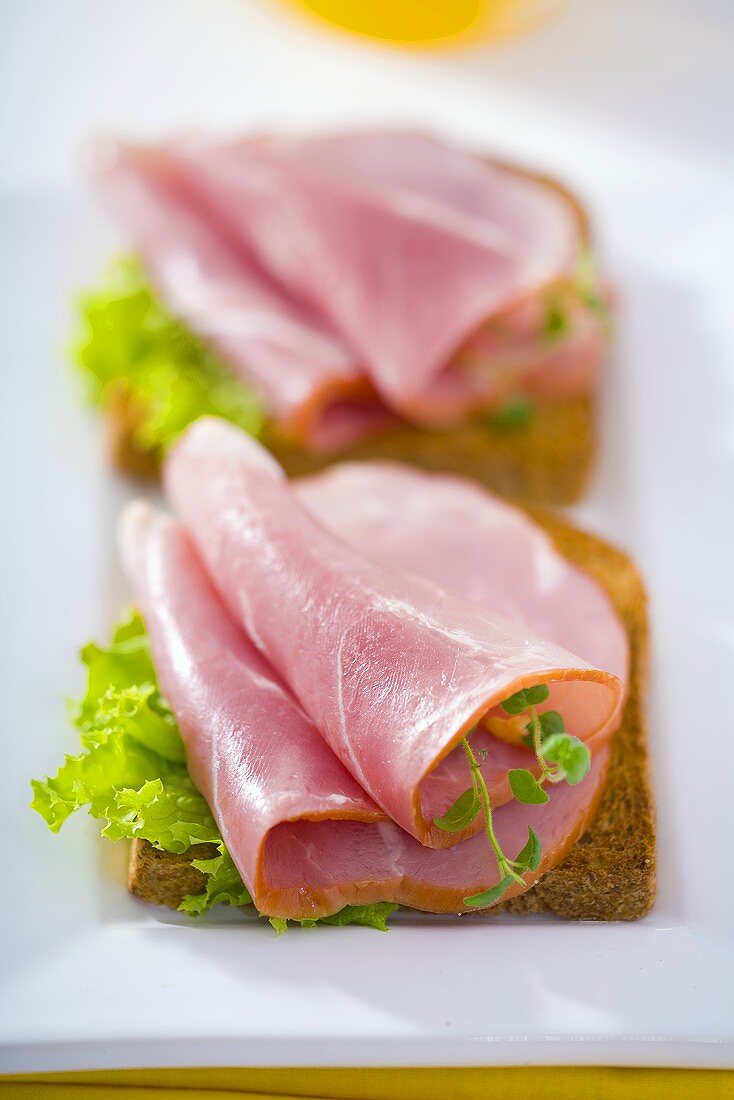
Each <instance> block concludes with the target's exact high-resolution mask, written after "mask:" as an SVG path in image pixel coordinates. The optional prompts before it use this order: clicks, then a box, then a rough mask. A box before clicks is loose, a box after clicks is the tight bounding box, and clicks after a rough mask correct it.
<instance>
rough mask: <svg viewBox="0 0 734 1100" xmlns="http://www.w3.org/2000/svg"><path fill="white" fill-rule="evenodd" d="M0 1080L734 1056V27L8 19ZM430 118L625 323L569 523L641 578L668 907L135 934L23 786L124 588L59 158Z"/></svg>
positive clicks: (88, 845) (2, 185)
mask: <svg viewBox="0 0 734 1100" xmlns="http://www.w3.org/2000/svg"><path fill="white" fill-rule="evenodd" d="M0 17H1V19H2V27H0V244H1V245H2V249H1V251H0V309H1V311H2V316H1V317H0V350H1V351H2V355H1V357H0V369H2V372H3V380H4V386H3V394H4V397H2V398H0V417H1V420H2V422H1V423H0V447H1V448H2V452H1V454H0V470H2V485H3V488H2V493H3V500H2V504H3V530H2V563H3V576H2V597H3V604H2V606H3V610H4V616H3V629H2V631H1V632H0V636H1V637H2V643H1V644H2V649H3V652H2V655H1V656H0V675H1V676H2V681H3V684H2V691H1V692H0V700H1V702H2V708H3V713H2V718H1V725H0V728H1V729H2V731H3V735H4V745H5V753H4V766H3V769H1V770H0V785H1V786H2V792H1V793H2V803H1V805H2V812H3V815H4V823H5V846H4V853H3V866H4V886H5V893H4V899H3V913H4V916H5V918H6V921H7V925H8V928H7V929H6V931H5V932H4V934H3V936H2V939H1V940H0V943H1V944H2V953H3V956H4V958H3V960H2V962H1V963H0V968H1V972H2V984H3V1004H2V1008H1V1009H0V1011H1V1012H2V1016H1V1017H0V1042H1V1043H2V1044H3V1046H2V1051H3V1054H2V1059H3V1061H2V1068H5V1069H8V1070H11V1069H29V1070H30V1069H53V1068H75V1067H82V1066H89V1067H94V1066H107V1065H117V1064H130V1065H144V1064H161V1063H168V1064H175V1063H179V1064H193V1063H199V1064H207V1063H213V1064H226V1063H227V1062H233V1063H241V1064H258V1063H269V1062H273V1063H280V1064H294V1063H309V1062H310V1063H314V1064H319V1063H321V1064H326V1063H331V1064H334V1063H337V1062H343V1063H350V1062H353V1063H357V1064H367V1063H369V1062H372V1063H376V1064H386V1063H389V1062H395V1063H401V1062H402V1063H404V1064H416V1063H419V1062H427V1063H431V1062H434V1063H443V1064H447V1063H452V1062H453V1063H461V1062H467V1063H480V1064H481V1063H499V1064H511V1063H514V1062H528V1061H535V1062H555V1061H557V1062H564V1061H567V1062H583V1061H586V1062H606V1063H612V1064H614V1063H620V1064H624V1063H644V1064H654V1063H656V1062H657V1063H663V1064H677V1065H693V1064H702V1065H703V1064H710V1065H722V1064H730V1063H732V1061H733V1060H734V1036H733V1034H732V1032H733V1023H732V1021H733V1020H734V999H733V996H732V992H731V991H732V988H734V951H733V942H734V931H733V928H734V921H733V918H732V912H733V911H734V888H733V887H732V871H733V870H734V868H733V867H732V856H731V841H730V835H731V833H732V828H731V820H732V814H733V813H734V798H732V795H731V793H730V792H731V786H732V781H733V777H734V764H732V756H733V755H734V754H733V751H732V750H733V746H734V728H733V726H732V722H731V719H730V717H729V715H730V713H731V704H730V702H729V698H728V694H729V693H728V688H729V684H730V683H731V681H732V679H733V676H732V674H733V673H734V660H733V659H732V658H733V651H734V585H733V584H732V580H731V573H732V551H733V550H734V540H733V539H732V518H731V517H732V505H733V504H734V491H733V489H732V484H733V480H734V479H733V477H732V474H733V466H734V463H733V461H732V459H733V456H734V335H733V332H734V325H733V323H732V322H733V317H732V298H733V297H734V295H733V294H732V291H733V290H734V286H733V285H732V263H731V258H730V257H731V253H732V248H733V246H734V187H733V185H734V149H733V142H732V121H731V110H732V108H731V104H732V101H733V99H734V95H733V93H734V85H733V82H732V75H731V71H732V65H731V56H732V51H733V47H734V9H733V8H732V6H731V4H729V3H726V2H725V0H721V2H720V3H714V2H712V0H708V2H704V3H701V2H699V3H694V2H692V0H691V2H690V3H684V2H680V3H672V2H671V0H646V2H645V3H639V2H633V0H598V2H592V0H588V2H586V3H582V2H580V3H577V4H575V5H570V6H569V7H568V8H567V9H565V10H564V12H563V13H562V14H561V15H559V16H558V17H556V18H555V19H553V20H552V21H550V22H548V23H547V24H546V25H545V26H543V27H541V28H538V29H537V30H536V31H535V32H533V33H532V34H530V35H528V36H526V37H522V38H518V39H515V40H511V41H507V42H504V43H502V44H499V45H496V46H493V47H489V48H483V49H482V50H480V51H477V52H473V53H442V54H426V55H419V54H407V53H402V52H398V51H393V50H390V49H386V48H382V47H379V46H373V45H369V44H367V43H364V42H360V41H357V40H353V39H349V38H346V37H341V36H339V35H337V34H332V33H321V32H320V31H318V30H317V29H314V28H312V27H311V26H309V25H308V24H301V23H294V22H290V21H288V20H287V19H285V18H284V17H283V16H282V13H281V10H280V8H278V7H276V6H275V5H267V4H265V3H257V4H256V3H252V2H250V3H248V2H247V0H240V2H234V0H155V3H152V2H151V0H115V2H107V0H87V2H81V0H65V2H64V3H59V2H58V0H46V2H41V0H35V2H28V0H26V2H25V3H23V4H12V3H10V2H9V0H2V2H0ZM355 120H362V121H365V122H375V121H378V122H379V121H402V122H409V123H415V122H422V123H425V124H429V125H432V126H435V127H439V128H443V129H444V130H445V131H446V132H447V133H451V134H456V135H459V136H462V137H466V138H467V139H468V140H471V141H473V142H474V143H475V144H476V145H477V146H478V147H481V148H483V149H487V150H497V151H498V152H499V153H501V154H503V155H509V156H515V157H516V158H518V159H521V160H525V161H527V162H530V163H533V164H537V165H539V166H542V167H545V168H547V169H548V170H551V171H555V172H556V173H558V174H559V175H561V176H564V177H565V178H566V179H567V180H568V182H569V183H571V184H572V185H574V186H575V187H577V188H578V189H579V190H580V191H581V192H582V193H583V194H584V195H585V197H586V198H587V199H588V201H589V204H590V206H591V208H592V211H593V213H594V215H595V217H596V221H597V224H598V226H599V230H600V237H601V245H602V251H603V253H604V255H605V257H606V263H607V268H608V270H609V271H610V272H611V273H612V276H613V278H614V279H615V281H616V284H617V286H618V289H619V295H620V320H619V331H618V337H617V342H616V350H615V355H614V358H613V361H612V362H611V363H610V366H609V370H608V372H607V376H606V379H605V392H604V415H603V422H602V425H601V431H602V441H603V452H602V460H601V463H600V466H599V470H598V474H597V477H596V480H595V483H594V486H593V489H592V492H591V493H590V495H589V498H588V499H587V501H586V502H585V503H584V504H583V506H582V507H581V508H580V509H578V510H577V514H578V515H579V517H580V518H581V519H583V520H584V521H586V522H588V523H591V524H592V525H593V526H595V527H596V528H597V529H599V530H601V531H602V532H606V533H607V534H609V535H610V536H612V537H614V538H615V539H616V540H617V541H619V542H621V543H622V544H624V545H626V546H627V547H628V548H629V549H630V550H631V551H632V552H633V553H634V554H635V556H636V558H637V559H638V560H639V562H640V564H641V566H642V567H643V569H644V571H645V574H646V577H647V580H648V584H649V588H650V594H651V600H652V611H653V641H654V655H655V660H654V676H653V692H652V698H651V727H652V731H651V743H652V750H653V762H654V778H655V786H656V791H657V794H658V801H659V810H660V853H661V891H660V898H659V901H658V904H657V905H656V907H655V909H654V911H653V913H652V914H651V915H650V916H649V917H648V918H646V919H645V920H644V921H643V922H641V923H639V924H635V925H617V926H595V925H562V924H559V923H555V922H552V921H534V922H527V921H521V922H518V921H512V920H506V919H502V920H499V921H493V922H491V923H490V924H489V925H487V923H486V922H482V921H481V920H479V921H473V922H466V921H464V922H462V923H456V922H455V923H453V924H441V923H438V924H435V923H434V924H431V923H428V924H426V923H417V924H415V925H406V926H400V927H399V928H397V929H396V930H395V931H393V932H392V933H390V934H389V935H388V936H379V935H377V934H376V933H371V932H370V931H369V930H360V929H346V930H340V931H338V932H337V931H334V930H330V929H323V930H314V931H313V932H312V933H310V934H306V935H303V936H302V935H300V934H297V933H293V934H291V935H289V936H288V937H285V938H284V939H281V940H280V941H276V940H275V938H274V937H270V936H269V934H268V932H267V929H265V928H263V927H261V926H254V925H245V926H242V925H241V924H232V923H231V922H228V921H226V920H224V921H221V920H215V921H214V922H212V923H210V924H205V925H203V926H195V927H191V926H189V925H187V924H185V923H183V922H181V921H179V920H178V918H177V917H175V916H172V917H170V918H169V917H161V916H160V915H158V914H157V913H155V912H154V911H152V910H150V908H149V907H146V906H144V905H140V904H138V903H136V902H134V901H133V900H132V899H130V898H128V897H127V896H126V895H125V893H124V891H123V889H122V887H121V875H122V864H123V862H124V853H123V852H115V851H114V850H110V849H108V848H107V849H105V848H104V847H103V846H102V845H100V843H99V841H98V840H96V839H95V837H94V830H93V828H91V827H90V823H89V822H87V821H85V820H80V821H73V822H70V823H69V825H68V826H67V827H65V830H64V833H62V835H61V836H60V837H58V838H53V837H52V836H51V835H50V834H48V833H47V832H46V831H45V830H44V827H43V825H42V822H41V821H40V819H36V818H34V816H33V815H32V814H30V813H29V812H28V810H27V802H28V799H29V790H28V786H27V782H28V777H29V776H30V775H33V774H41V773H43V772H44V771H46V770H48V769H51V768H53V767H54V765H55V763H56V761H57V760H58V758H59V755H60V753H61V752H62V751H63V750H64V749H69V748H71V747H72V737H71V734H70V732H69V731H68V729H67V728H66V724H65V722H64V714H63V706H62V703H61V697H62V695H63V694H65V693H69V692H72V691H74V690H76V689H77V688H78V685H79V673H78V667H77V664H76V657H75V651H76V648H77V646H78V645H79V644H80V643H81V642H82V641H84V640H85V639H86V638H88V637H90V636H92V635H93V634H95V633H96V634H99V632H100V631H102V630H103V629H104V627H105V625H106V623H107V622H108V621H109V618H110V616H111V615H113V614H114V612H115V611H116V610H117V608H118V607H119V603H120V600H121V599H122V598H123V596H124V593H123V592H122V591H121V588H120V582H119V577H118V575H117V573H116V568H115V565H114V550H113V539H112V530H113V524H114V516H115V512H116V509H117V507H118V505H119V501H120V500H121V499H122V498H123V497H124V496H125V495H126V494H128V493H129V491H130V490H129V488H128V487H126V486H123V485H121V484H118V483H116V482H114V481H113V479H112V478H111V477H110V476H109V475H108V474H107V472H106V470H105V469H104V467H103V465H102V463H101V462H100V451H99V445H98V440H97V435H96V428H95V426H94V423H93V420H92V418H91V417H89V416H88V415H87V414H86V413H85V412H84V411H83V410H81V409H80V407H79V403H78V394H77V392H76V390H75V387H74V385H73V382H72V380H70V378H69V377H68V375H67V373H66V371H65V368H64V355H63V343H64V340H65V338H66V335H67V332H68V326H69V316H70V309H69V299H70V296H71V295H72V293H73V289H74V288H75V287H76V286H77V285H78V284H79V283H80V281H82V280H83V279H85V278H90V277H92V275H93V272H94V270H95V268H96V266H97V264H98V262H99V260H100V259H101V258H102V257H103V256H104V255H105V253H106V251H107V249H108V247H109V243H108V233H109V230H108V228H107V227H106V226H105V224H104V222H103V220H102V219H101V218H99V216H98V215H97V213H96V211H95V207H94V203H93V200H92V198H91V196H89V195H87V194H86V193H85V190H84V187H83V183H82V181H81V174H80V160H81V156H82V150H83V146H84V142H85V141H86V140H87V139H88V138H89V137H90V136H93V135H94V134H95V133H99V132H102V131H107V130H112V131H114V132H122V133H128V134H131V135H135V136H154V135H157V134H165V133H167V132H169V131H170V130H172V129H178V128H181V127H187V126H202V127H204V126H205V127H218V128H224V129H237V128H242V129H245V128H252V127H271V126H273V125H279V126H283V125H292V126H305V125H308V126H315V125H326V124H338V123H343V122H352V121H355Z"/></svg>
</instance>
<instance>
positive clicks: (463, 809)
mask: <svg viewBox="0 0 734 1100" xmlns="http://www.w3.org/2000/svg"><path fill="white" fill-rule="evenodd" d="M480 808H481V802H480V801H479V795H478V794H477V792H476V791H475V790H474V788H473V787H469V789H468V790H467V791H464V793H463V794H460V795H459V797H458V798H457V799H456V802H454V804H453V805H452V806H449V808H448V810H447V811H446V813H445V814H444V815H443V817H434V819H433V824H434V825H437V826H438V828H439V829H443V831H444V832H445V833H461V832H463V831H464V829H468V828H469V826H470V825H471V823H472V821H473V820H474V818H475V817H476V816H477V814H478V813H479V810H480Z"/></svg>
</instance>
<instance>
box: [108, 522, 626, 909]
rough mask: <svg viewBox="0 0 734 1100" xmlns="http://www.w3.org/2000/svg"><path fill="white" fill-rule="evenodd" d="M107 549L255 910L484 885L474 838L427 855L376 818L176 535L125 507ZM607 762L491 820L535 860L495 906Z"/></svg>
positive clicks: (570, 824)
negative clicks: (135, 606) (125, 576)
mask: <svg viewBox="0 0 734 1100" xmlns="http://www.w3.org/2000/svg"><path fill="white" fill-rule="evenodd" d="M121 542H122V546H123V557H124V558H125V561H126V566H127V569H128V572H129V573H130V575H131V579H132V581H133V585H134V588H135V592H136V597H137V600H138V602H139V605H140V607H141V610H142V612H143V614H144V617H145V620H146V625H147V628H148V631H149V634H150V638H151V645H152V649H153V655H154V660H155V665H156V671H157V674H158V678H159V682H160V685H161V688H162V690H163V691H164V693H165V695H166V697H167V699H168V701H169V703H170V705H171V708H172V710H173V712H174V714H175V716H176V719H177V721H178V724H179V727H180V729H181V733H182V736H183V738H184V741H185V744H186V750H187V760H188V766H189V771H190V773H191V775H192V778H193V779H194V781H195V782H196V784H197V785H198V787H199V789H200V790H201V791H202V793H203V794H204V795H205V797H206V798H207V800H208V802H209V804H210V806H211V808H212V812H213V813H214V816H215V818H216V820H217V823H218V825H219V828H220V830H221V832H222V836H223V838H224V840H225V842H226V844H227V847H228V849H229V851H230V854H231V855H232V857H233V859H234V861H235V863H236V865H237V867H238V870H239V871H240V873H241V875H242V878H243V881H244V882H245V885H246V886H247V888H248V890H249V891H250V893H251V895H252V898H253V901H254V902H255V905H256V906H257V908H258V909H259V910H260V912H263V913H267V914H269V915H272V916H280V917H290V918H307V917H311V918H312V917H318V916H325V915H328V914H331V913H333V912H336V911H338V910H339V909H340V908H342V907H343V906H344V905H349V904H369V903H371V902H375V901H381V900H383V901H396V902H399V903H402V904H404V905H409V906H411V907H414V908H419V909H424V910H428V911H431V912H437V913H441V912H460V911H462V910H464V909H465V908H466V906H465V904H464V898H465V897H466V896H467V895H469V894H472V893H476V892H478V891H479V890H482V889H486V888H488V887H491V886H493V885H494V884H495V883H496V881H497V871H496V865H494V860H493V858H492V856H491V852H490V848H489V844H488V842H487V839H486V837H485V836H484V835H479V836H476V837H474V838H473V839H471V840H468V841H466V842H465V843H463V844H461V845H458V846H456V847H454V848H452V849H450V850H447V851H434V850H432V849H429V848H423V847H421V845H420V844H418V843H417V841H415V840H413V839H412V838H411V837H409V836H408V835H407V834H406V833H405V832H403V831H402V830H401V829H399V828H398V827H397V826H396V825H395V824H393V823H392V822H387V821H380V820H379V819H380V817H381V816H382V815H381V813H380V811H379V809H378V808H377V806H376V805H375V804H374V803H373V802H372V801H371V800H370V799H369V798H368V797H367V795H365V793H364V792H363V791H362V790H361V789H360V787H359V786H358V784H357V783H355V781H354V780H353V779H352V777H351V775H350V774H349V773H348V772H347V771H346V770H345V769H344V768H343V767H342V765H341V764H340V763H339V761H338V760H337V759H336V757H335V756H334V755H333V754H332V753H331V751H330V750H329V749H328V747H327V746H326V744H325V742H324V741H323V740H322V739H321V737H320V736H319V735H318V734H317V733H316V732H315V730H314V728H313V726H312V725H311V723H310V722H309V721H308V719H307V718H306V716H305V715H304V713H303V711H302V710H301V709H300V707H299V706H298V705H297V703H295V701H294V700H293V698H292V696H291V695H290V694H289V693H288V692H287V691H286V690H285V689H284V687H283V686H282V685H281V683H280V681H279V680H278V679H277V677H276V676H275V674H274V673H273V671H272V669H271V668H270V667H269V666H268V665H267V664H266V663H265V661H264V660H263V658H262V657H261V656H260V654H259V653H258V652H257V651H256V650H255V648H254V647H253V646H252V644H251V643H250V642H249V640H248V639H247V638H246V637H245V636H244V635H243V634H242V632H241V631H240V630H239V629H238V628H237V626H236V625H235V623H234V621H233V620H232V619H231V618H230V616H229V614H228V613H227V611H226V610H225V608H224V606H223V605H222V603H221V600H220V599H219V597H218V596H217V594H216V592H215V591H214V589H213V587H212V585H211V582H210V581H209V579H208V578H207V576H206V574H205V573H204V570H203V569H202V566H201V564H200V561H199V559H198V557H197V555H196V554H195V552H194V550H193V547H192V545H191V543H190V541H189V539H188V538H187V536H186V535H185V534H184V533H183V531H182V529H181V528H180V527H179V526H178V525H177V524H175V523H174V522H172V521H171V520H169V519H167V518H165V517H163V516H161V515H160V514H156V513H155V512H154V511H153V510H152V509H151V508H150V507H149V506H147V505H144V504H133V505H131V506H129V507H128V509H127V510H126V512H125V513H124V516H123V520H122V524H121ZM607 755H608V752H607V750H606V749H604V750H602V751H601V752H600V753H599V754H598V755H597V756H596V758H595V761H594V764H593V766H592V771H591V773H590V775H589V776H587V778H586V779H585V780H584V782H583V783H582V784H581V785H580V786H579V787H574V788H571V787H568V786H566V785H562V786H560V787H557V788H555V789H553V790H552V792H551V800H550V802H549V803H548V804H547V805H546V806H543V807H525V806H520V805H519V804H517V803H513V804H510V805H507V806H504V807H502V808H501V809H499V810H497V811H496V812H495V815H494V816H495V827H496V831H497V835H498V837H499V838H500V842H501V843H502V845H503V847H504V848H505V850H506V851H507V852H508V853H511V854H512V855H514V854H516V853H517V852H518V851H519V850H520V849H521V848H522V846H523V845H524V843H525V840H526V838H527V830H528V826H530V825H532V827H533V828H534V829H535V831H536V832H537V834H538V836H539V838H540V841H541V845H542V848H543V858H542V862H541V865H540V867H539V868H538V870H537V871H536V872H534V873H532V874H531V873H528V874H527V875H526V876H525V886H524V887H523V886H522V885H519V884H518V885H516V886H513V888H512V890H511V891H509V892H508V895H507V896H511V895H512V894H515V893H518V892H520V891H521V890H522V889H523V888H527V887H529V886H530V885H532V884H533V883H534V882H535V881H537V879H538V878H539V877H540V875H541V874H543V873H544V872H545V871H546V870H548V869H549V868H550V867H552V866H554V865H555V864H556V863H558V862H559V861H560V859H562V858H563V856H564V855H565V853H566V852H567V851H568V849H569V848H570V847H571V845H572V844H574V843H575V841H576V840H577V839H578V838H579V836H580V835H581V833H582V832H583V831H584V829H585V828H586V827H587V825H588V824H589V820H590V818H591V816H592V814H593V811H594V808H595V806H596V802H597V800H598V797H599V794H600V791H601V788H602V781H603V778H604V772H605V768H606V762H607Z"/></svg>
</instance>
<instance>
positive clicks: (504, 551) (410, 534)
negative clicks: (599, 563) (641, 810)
mask: <svg viewBox="0 0 734 1100" xmlns="http://www.w3.org/2000/svg"><path fill="white" fill-rule="evenodd" d="M295 491H296V493H297V495H298V497H299V499H300V500H301V502H302V503H303V504H304V505H305V506H306V507H307V508H308V510H309V511H310V512H311V514H312V515H313V516H315V517H316V519H318V520H319V521H320V522H321V523H322V524H323V525H324V526H325V527H328V528H329V530H330V531H333V532H334V534H335V535H338V536H339V537H340V538H342V539H344V540H345V541H346V542H348V543H350V545H352V546H354V548H355V549H357V550H359V551H360V552H361V553H364V554H366V555H367V556H368V557H371V558H373V559H374V560H375V561H377V562H379V563H380V564H382V565H385V566H389V567H390V568H393V569H402V570H405V571H406V572H410V573H417V574H418V576H421V577H425V578H426V579H427V580H430V581H434V582H435V583H436V584H438V585H440V586H441V588H445V589H446V591H447V592H453V593H455V594H456V595H458V596H462V597H463V598H464V599H466V600H469V601H470V602H471V603H474V604H477V605H478V606H479V607H485V608H488V609H491V610H492V611H494V612H496V613H497V614H498V615H502V616H503V617H504V618H506V619H509V620H510V621H511V622H513V623H516V624H517V625H518V626H521V627H527V628H528V630H531V631H532V632H533V633H534V634H537V635H539V636H540V637H542V638H547V639H548V641H550V642H554V643H555V644H556V645H560V646H563V647H564V649H568V650H570V651H571V652H572V653H578V654H579V655H580V656H582V657H583V658H584V660H586V661H588V663H589V664H590V665H593V666H594V667H595V668H603V669H605V670H606V671H607V672H611V673H613V674H614V675H615V676H617V677H618V678H619V679H620V681H621V682H622V683H623V684H625V685H626V682H627V678H628V671H629V643H628V639H627V632H626V630H625V627H624V624H623V623H622V622H621V621H620V619H619V616H618V615H617V613H616V611H615V609H614V607H613V605H612V603H611V601H610V600H609V597H608V596H607V595H606V593H605V592H604V591H603V590H602V589H601V588H600V587H599V585H598V584H597V583H596V581H594V580H593V579H592V578H591V577H590V576H589V575H588V574H587V573H585V572H584V571H583V570H581V569H579V568H577V567H576V566H574V565H572V564H571V562H569V561H568V560H567V559H566V558H564V557H563V555H562V554H560V553H559V552H558V551H557V550H556V548H555V547H554V545H553V543H552V541H551V539H550V538H549V536H548V535H547V534H546V533H545V531H543V529H542V528H541V527H539V526H538V525H537V524H536V523H534V522H533V521H532V520H531V519H530V517H529V516H528V515H527V514H526V513H525V512H523V511H521V510H520V509H519V508H515V507H513V505H511V504H508V503H507V502H506V501H503V500H501V499H500V498H499V497H496V496H494V495H493V494H492V493H490V492H488V491H487V490H486V489H484V488H482V487H481V486H479V485H477V484H476V483H475V482H473V481H469V480H467V479H465V478H461V477H453V476H451V475H446V474H431V473H424V472H423V471H421V470H416V469H414V468H413V467H411V466H403V465H400V464H399V463H393V462H375V463H367V462H365V463H356V462H355V463H352V462H350V463H346V462H345V463H342V464H340V465H338V466H332V467H331V468H330V469H329V470H326V471H325V472H324V473H322V474H318V475H317V476H315V477H309V478H302V479H300V480H299V481H297V482H295Z"/></svg>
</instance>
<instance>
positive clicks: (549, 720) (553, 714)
mask: <svg viewBox="0 0 734 1100" xmlns="http://www.w3.org/2000/svg"><path fill="white" fill-rule="evenodd" d="M538 722H539V723H540V741H541V744H542V743H543V741H544V740H545V738H546V737H550V736H551V735H552V734H554V733H565V732H566V724H565V722H564V721H563V715H562V714H559V712H558V711H557V710H547V711H545V713H544V714H539V715H538ZM525 729H526V730H527V733H526V734H525V736H524V737H523V739H522V742H523V745H527V747H528V748H529V749H532V748H535V740H534V737H533V723H532V722H528V724H527V726H526V727H525Z"/></svg>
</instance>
